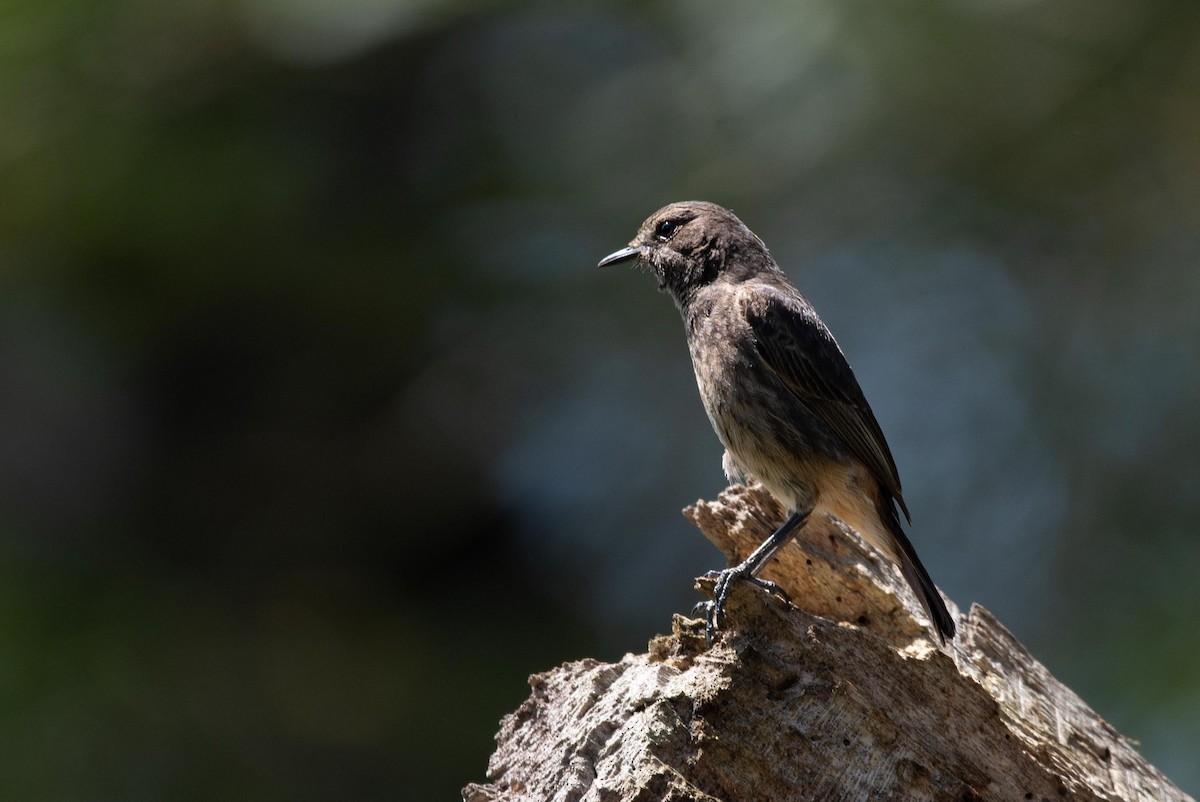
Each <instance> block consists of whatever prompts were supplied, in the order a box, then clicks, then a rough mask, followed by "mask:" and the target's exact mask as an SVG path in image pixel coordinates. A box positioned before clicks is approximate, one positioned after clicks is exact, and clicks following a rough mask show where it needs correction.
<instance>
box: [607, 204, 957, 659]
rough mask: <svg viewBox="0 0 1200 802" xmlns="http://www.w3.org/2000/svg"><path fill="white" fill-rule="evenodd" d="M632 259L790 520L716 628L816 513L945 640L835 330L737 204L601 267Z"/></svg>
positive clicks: (876, 430) (735, 575)
mask: <svg viewBox="0 0 1200 802" xmlns="http://www.w3.org/2000/svg"><path fill="white" fill-rule="evenodd" d="M628 260H636V262H638V263H639V264H641V265H644V266H646V267H647V268H649V269H650V270H651V271H652V272H653V273H654V275H655V277H656V278H657V279H658V286H659V289H661V290H664V291H666V292H668V293H670V295H671V296H672V297H673V298H674V299H675V303H676V305H677V306H678V307H679V311H680V313H681V314H682V316H683V320H684V325H685V327H686V329H687V340H688V348H689V350H690V351H691V356H692V365H693V367H694V368H695V372H696V383H697V385H698V387H699V389H700V397H701V400H702V401H703V402H704V409H705V410H706V411H707V412H708V418H709V420H710V421H711V422H712V426H713V429H714V430H715V431H716V433H717V437H718V438H720V440H721V443H722V444H723V445H724V446H725V457H724V460H723V464H724V467H725V471H726V473H727V474H728V475H729V476H730V478H731V479H734V478H738V477H743V476H752V477H754V478H756V479H758V480H759V481H760V482H762V484H763V486H764V487H766V488H767V490H769V491H770V492H771V494H772V495H774V496H775V497H776V498H778V499H779V500H780V501H781V502H782V503H783V504H784V505H785V506H787V507H788V508H789V509H790V510H791V511H792V515H791V517H789V519H788V521H787V522H786V523H785V524H784V525H783V526H782V527H780V529H779V530H778V531H777V532H776V533H775V534H774V535H772V537H771V539H769V540H768V541H767V542H766V543H764V544H763V546H762V547H761V548H760V549H759V550H758V551H757V552H755V554H754V555H752V556H751V557H750V558H749V559H748V560H746V562H744V563H742V564H741V565H739V566H736V567H735V568H731V569H728V570H727V571H725V572H722V573H721V576H720V579H719V581H718V584H717V593H716V598H715V600H714V602H713V603H712V604H711V606H710V608H709V632H710V636H711V633H712V632H713V631H714V630H715V629H716V627H717V626H719V624H720V619H721V615H722V607H723V605H724V599H725V594H727V592H728V585H729V583H730V582H731V581H733V580H736V579H749V580H751V581H755V582H757V583H759V584H765V583H762V582H761V580H757V579H756V574H757V573H758V571H759V570H760V569H761V568H762V566H763V565H765V564H766V563H767V562H768V561H769V560H770V558H771V556H772V555H773V554H774V553H775V551H777V550H778V549H779V548H780V547H781V546H782V545H783V544H784V543H786V542H787V540H789V539H790V537H791V535H792V533H793V532H794V531H795V529H796V528H797V527H799V526H801V525H803V523H804V521H805V520H807V519H808V517H809V516H810V515H811V514H813V513H817V514H819V515H832V516H834V517H836V518H838V519H840V520H841V521H843V522H844V523H846V524H847V525H849V526H850V527H851V528H853V529H854V530H855V531H857V532H859V533H860V534H861V535H862V536H863V537H865V538H866V539H867V540H868V541H869V542H870V543H871V544H872V545H874V546H875V547H877V548H879V549H880V550H881V551H883V553H884V554H886V555H887V556H888V557H889V558H891V559H892V560H893V561H895V562H896V563H897V564H898V565H899V566H900V569H901V571H902V572H903V574H904V576H905V578H906V579H907V580H908V582H909V584H910V585H911V586H912V588H913V590H914V591H915V592H916V594H917V597H918V598H919V599H920V601H921V604H922V605H923V606H924V607H925V609H926V611H927V612H928V613H929V616H930V618H931V619H932V621H933V623H934V626H935V628H936V629H937V631H938V634H939V636H941V638H942V639H943V640H945V639H946V638H948V637H953V635H954V621H953V619H952V618H951V617H950V613H949V612H948V611H947V610H946V606H945V604H944V603H943V602H942V599H941V597H940V596H939V595H938V592H937V589H936V588H935V587H934V585H933V582H932V580H930V578H929V574H928V573H927V572H926V571H925V568H924V567H923V566H922V565H921V562H920V560H919V559H918V558H917V554H916V551H915V550H914V549H913V546H912V544H911V543H910V542H909V540H908V538H907V537H906V536H905V534H904V531H903V529H902V528H901V525H900V519H899V515H898V513H897V509H896V505H897V504H898V505H899V507H900V509H901V510H902V511H903V512H904V515H905V517H906V518H907V517H908V509H907V507H905V505H904V499H903V496H902V495H901V489H900V477H899V474H898V472H897V471H896V463H895V461H894V460H893V459H892V453H891V450H890V449H889V448H888V445H887V440H886V439H884V436H883V431H882V430H881V429H880V427H879V422H878V421H877V420H876V419H875V415H874V413H873V412H872V411H871V407H870V405H869V404H867V400H866V398H865V397H864V396H863V392H862V389H861V388H860V387H859V385H858V381H857V380H856V379H855V378H854V372H853V371H852V370H851V369H850V364H849V363H848V362H847V361H846V358H845V356H844V355H843V354H842V351H841V349H840V348H839V347H838V344H837V342H836V341H835V340H834V339H833V335H832V334H830V333H829V329H828V328H826V327H825V324H824V323H823V322H822V321H821V319H820V318H819V317H818V316H817V313H816V312H815V311H814V310H813V308H812V306H811V305H810V304H809V303H808V301H807V300H806V299H805V298H804V296H802V295H801V294H800V292H799V291H798V290H797V289H796V288H795V287H794V286H792V283H791V282H790V281H789V280H788V278H787V276H786V275H784V273H783V271H782V270H780V269H779V266H778V265H777V264H776V263H775V260H774V259H773V258H772V257H771V255H770V253H769V252H768V251H767V247H766V246H765V245H764V244H763V242H762V240H760V239H759V238H758V237H757V236H755V235H754V233H753V232H751V231H750V230H749V229H748V228H746V226H745V225H743V224H742V222H741V221H740V220H739V219H738V218H737V217H736V216H734V214H733V213H732V212H730V211H729V210H728V209H724V208H722V207H720V206H717V205H715V204H712V203H706V202H702V201H687V202H683V203H673V204H671V205H670V206H666V207H664V208H663V209H660V210H659V211H657V212H655V213H654V214H653V215H651V216H650V217H649V219H647V220H646V222H645V223H643V224H642V227H641V229H640V230H639V231H638V234H637V236H636V237H635V238H634V239H633V241H632V242H631V243H630V244H629V247H627V248H623V249H622V250H620V251H617V252H616V253H613V254H611V255H610V256H608V257H605V259H603V260H601V262H600V266H601V267H603V266H605V265H608V264H613V263H615V262H621V261H628Z"/></svg>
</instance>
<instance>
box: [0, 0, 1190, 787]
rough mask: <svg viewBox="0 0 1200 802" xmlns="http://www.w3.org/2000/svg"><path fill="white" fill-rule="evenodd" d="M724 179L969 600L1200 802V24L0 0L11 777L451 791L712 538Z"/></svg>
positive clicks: (655, 628)
mask: <svg viewBox="0 0 1200 802" xmlns="http://www.w3.org/2000/svg"><path fill="white" fill-rule="evenodd" d="M686 198H703V199H708V200H713V201H717V202H720V203H722V204H724V205H727V206H731V207H733V208H734V209H735V210H736V211H737V212H738V213H739V214H740V215H741V216H742V218H743V219H744V220H745V221H747V223H748V224H749V225H750V226H751V227H752V228H753V229H754V230H755V231H756V232H757V233H758V234H760V235H761V236H762V237H763V238H764V239H765V241H766V242H767V243H768V244H769V245H770V247H771V248H772V250H773V252H774V254H775V255H776V257H777V258H778V259H779V261H780V262H781V263H782V264H783V265H784V266H785V268H786V269H787V270H788V272H789V273H790V274H791V276H792V278H793V279H794V280H795V281H796V283H797V284H798V285H799V286H800V287H801V288H802V289H803V291H804V292H805V293H806V294H807V295H808V296H809V297H810V298H811V299H812V300H813V302H814V303H815V304H816V306H817V308H818V309H819V310H820V311H821V313H822V315H823V316H824V318H825V320H826V321H827V322H828V323H829V324H830V326H831V327H832V328H833V330H834V331H835V332H836V333H837V335H838V337H839V339H840V340H841V343H842V346H843V348H844V350H845V351H846V352H847V353H848V355H849V357H850V360H851V362H852V363H853V364H854V365H855V367H856V370H857V373H858V376H859V379H860V381H861V383H862V384H863V386H864V388H865V390H866V393H867V396H868V397H869V398H870V399H871V401H872V404H873V406H874V408H875V410H876V412H877V414H878V417H879V418H880V420H881V421H882V423H883V427H884V429H885V431H886V432H887V433H888V436H889V439H890V441H891V444H892V448H893V450H894V452H895V454H896V457H897V462H898V463H899V465H900V469H901V475H902V477H903V479H904V482H905V489H906V495H907V497H908V499H909V506H910V507H911V508H912V510H913V513H914V519H915V521H916V525H915V528H914V530H913V538H914V540H915V542H916V544H917V546H918V548H919V550H920V552H921V554H922V555H923V556H924V559H925V561H926V563H927V565H928V567H929V569H930V571H931V572H932V574H933V576H934V577H935V578H936V579H937V581H938V582H939V584H940V585H941V586H942V588H943V589H945V591H946V592H947V593H948V594H949V595H950V596H951V597H952V598H953V599H954V600H956V601H957V602H958V603H959V604H960V605H961V606H964V607H965V606H966V605H968V604H969V603H971V602H980V603H982V604H984V605H985V606H987V607H988V608H990V609H991V610H993V611H994V612H996V613H997V614H998V615H999V616H1000V617H1001V618H1002V620H1003V621H1004V622H1005V623H1006V624H1007V625H1008V626H1009V627H1010V628H1011V629H1012V630H1013V631H1014V632H1015V633H1016V634H1017V635H1018V636H1019V637H1020V638H1021V639H1022V640H1023V641H1024V642H1025V643H1026V644H1027V645H1028V646H1029V647H1030V649H1031V650H1032V651H1033V653H1034V654H1035V655H1036V656H1037V657H1038V658H1040V659H1041V660H1043V661H1044V662H1045V663H1046V664H1047V665H1048V666H1049V667H1050V669H1051V670H1052V671H1053V672H1054V673H1055V674H1056V675H1057V676H1058V677H1060V678H1061V679H1062V680H1064V681H1065V682H1066V683H1067V684H1068V685H1070V686H1071V687H1073V688H1074V689H1075V690H1076V691H1078V692H1079V693H1080V694H1081V695H1082V696H1083V697H1084V699H1086V700H1087V701H1088V702H1089V703H1091V704H1092V705H1094V706H1095V708H1096V709H1097V710H1098V711H1099V712H1100V713H1101V714H1102V715H1104V716H1105V717H1107V718H1108V719H1109V720H1110V721H1112V722H1113V723H1114V724H1115V725H1116V726H1117V727H1118V728H1119V729H1120V730H1121V731H1122V732H1124V733H1126V734H1127V735H1129V736H1130V737H1133V738H1135V739H1138V740H1139V741H1140V742H1141V744H1142V749H1143V751H1144V753H1145V755H1146V756H1147V757H1148V758H1149V759H1150V760H1151V761H1152V762H1154V763H1155V764H1156V765H1158V766H1159V767H1160V768H1161V769H1163V770H1164V771H1165V772H1166V773H1167V774H1168V775H1169V776H1171V777H1172V778H1173V779H1174V780H1175V781H1176V782H1177V783H1179V784H1180V785H1181V786H1182V787H1183V788H1184V789H1185V790H1188V791H1190V792H1192V793H1193V794H1195V793H1197V792H1200V761H1198V760H1197V759H1196V758H1197V755H1200V626H1198V625H1197V621H1198V620H1200V583H1198V582H1197V581H1196V577H1197V571H1198V569H1200V545H1198V542H1197V530H1198V528H1200V460H1198V458H1197V453H1198V452H1200V418H1198V413H1197V409H1198V407H1197V402H1198V401H1200V372H1198V370H1197V369H1198V368H1200V305H1198V303H1197V300H1198V297H1200V270H1198V263H1197V258H1198V256H1200V233H1198V232H1200V5H1197V4H1196V3H1194V2H1192V1H1191V0H1177V1H1173V2H1172V1H1168V0H959V1H958V2H950V0H944V1H943V2H916V1H915V0H887V1H886V2H884V1H883V0H850V2H846V0H806V1H804V2H753V3H747V4H733V3H727V2H718V0H656V1H654V2H621V3H598V2H593V3H585V2H584V3H549V2H536V1H535V0H511V1H510V2H487V0H476V1H475V2H468V1H467V0H342V1H341V2H337V3H334V2H321V0H175V1H174V2H170V3H162V2H158V1H157V0H92V2H86V3H84V2H71V1H69V0H6V1H5V2H3V3H2V4H0V331H2V335H0V797H3V798H6V799H39V800H85V799H86V800H151V799H153V800H164V799H228V800H236V799H253V800H310V799H311V800H319V799H320V800H323V799H332V798H354V799H361V800H372V799H379V800H384V799H389V800H390V799H413V800H417V799H421V800H424V799H429V800H434V799H453V798H456V794H457V793H458V789H459V788H460V787H461V786H462V785H463V784H465V783H467V782H471V781H482V780H483V778H484V772H485V769H486V762H487V757H488V755H489V753H490V751H491V748H492V737H493V734H494V733H495V731H496V729H497V726H498V720H499V718H500V716H501V715H502V714H503V713H505V712H507V711H510V710H512V709H514V708H515V707H516V706H517V705H518V704H519V703H520V702H521V701H522V699H524V698H525V696H526V695H527V693H528V688H527V686H526V684H525V679H526V676H527V675H528V674H530V673H533V672H537V671H541V670H545V669H548V668H551V667H553V666H554V665H557V664H558V663H560V662H564V661H567V660H572V659H577V658H582V657H589V656H590V657H597V658H600V659H605V660H614V659H617V658H619V657H620V656H621V655H622V654H623V653H625V652H626V651H641V650H643V649H644V648H645V643H646V641H647V639H648V638H650V637H651V636H653V635H654V634H656V633H659V632H663V631H665V630H666V629H667V628H668V627H669V625H670V616H671V614H672V613H673V612H675V611H685V610H687V609H689V608H690V606H691V605H692V603H693V602H694V601H696V596H695V595H694V592H693V591H692V589H691V581H692V577H693V576H695V575H697V574H699V573H701V572H702V571H704V570H706V569H708V568H712V567H715V566H716V565H717V564H718V560H717V553H716V552H715V550H713V549H712V548H711V547H709V546H708V545H707V543H705V542H704V541H703V539H702V538H701V537H700V536H699V535H698V534H697V533H696V532H695V531H693V530H692V529H691V527H690V526H689V524H687V522H686V521H684V520H683V518H682V517H681V516H680V515H679V509H680V508H681V507H682V506H684V505H685V504H687V503H690V502H692V501H694V500H695V499H697V498H700V497H712V496H714V495H715V494H716V493H717V492H718V491H719V490H720V489H721V488H722V487H723V485H724V482H723V478H722V476H721V472H720V447H719V446H718V445H717V442H716V440H715V438H714V437H713V436H712V434H711V432H710V430H709V428H708V424H707V421H706V420H705V418H704V415H703V412H702V411H701V407H700V404H699V401H698V399H697V397H696V393H695V388H694V385H693V379H692V376H691V369H690V365H689V363H688V359H687V354H686V349H685V347H684V341H683V333H682V328H681V326H680V324H679V320H678V317H677V314H676V312H675V310H674V308H673V307H672V305H671V303H670V301H669V300H668V299H667V298H665V297H663V296H659V295H658V294H657V293H655V292H654V288H653V282H652V281H651V280H650V279H648V278H647V277H646V276H643V275H640V274H638V273H636V272H635V271H625V270H619V269H614V270H610V271H606V272H600V271H597V270H595V269H594V265H595V262H596V260H597V259H598V258H599V257H601V256H603V255H604V254H606V253H609V252H610V251H612V250H614V249H616V248H617V247H620V246H621V245H623V244H624V243H625V242H626V241H627V240H628V239H629V238H630V237H632V235H633V233H634V231H635V230H636V228H637V226H638V224H639V223H640V222H641V221H642V219H643V218H644V217H646V216H647V215H649V213H650V212H652V211H653V210H655V209H656V208H658V207H659V206H661V205H663V204H665V203H667V202H669V201H672V200H681V199H686Z"/></svg>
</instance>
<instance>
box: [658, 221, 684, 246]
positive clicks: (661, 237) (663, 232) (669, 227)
mask: <svg viewBox="0 0 1200 802" xmlns="http://www.w3.org/2000/svg"><path fill="white" fill-rule="evenodd" d="M678 230H679V221H678V220H663V221H662V222H661V223H659V224H658V225H656V226H655V227H654V238H655V239H656V240H658V241H659V242H666V241H667V240H669V239H670V238H671V237H672V236H674V234H675V232H676V231H678Z"/></svg>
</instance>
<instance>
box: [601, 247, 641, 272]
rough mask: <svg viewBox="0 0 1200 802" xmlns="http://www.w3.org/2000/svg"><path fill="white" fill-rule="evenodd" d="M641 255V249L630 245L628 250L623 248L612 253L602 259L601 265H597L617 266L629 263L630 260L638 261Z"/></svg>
mask: <svg viewBox="0 0 1200 802" xmlns="http://www.w3.org/2000/svg"><path fill="white" fill-rule="evenodd" d="M641 255H642V249H641V248H635V247H633V246H632V245H630V246H629V247H628V248H622V249H621V250H619V251H616V252H615V253H610V254H609V255H608V256H606V257H604V258H603V259H601V260H600V264H598V265H596V267H608V266H609V265H615V264H616V263H617V262H628V261H629V260H630V259H636V258H637V257H639V256H641Z"/></svg>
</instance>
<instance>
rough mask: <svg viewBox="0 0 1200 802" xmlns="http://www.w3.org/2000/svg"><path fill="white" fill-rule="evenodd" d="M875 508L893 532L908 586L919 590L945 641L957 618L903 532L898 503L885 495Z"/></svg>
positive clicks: (895, 549)
mask: <svg viewBox="0 0 1200 802" xmlns="http://www.w3.org/2000/svg"><path fill="white" fill-rule="evenodd" d="M876 509H877V510H878V511H879V518H880V519H881V520H882V521H883V522H884V524H885V525H886V526H887V529H888V534H889V535H891V538H890V540H891V541H892V543H893V544H895V546H894V549H893V554H892V555H891V556H892V558H893V559H894V560H895V561H896V564H897V565H899V566H900V573H902V574H903V575H904V578H905V580H907V581H908V584H909V587H911V588H912V589H913V592H914V593H916V594H917V599H919V600H920V602H921V606H922V607H924V608H925V612H926V613H928V614H929V620H931V621H932V622H933V626H934V628H935V629H937V633H938V636H939V637H940V638H941V639H942V643H945V642H946V641H947V640H949V639H950V638H953V637H954V619H953V618H952V617H951V616H950V611H949V610H947V609H946V603H945V602H944V601H942V596H941V594H939V593H938V589H937V588H936V587H935V586H934V584H933V580H932V579H930V578H929V572H928V571H926V570H925V566H924V565H922V564H921V560H920V558H919V557H917V550H916V549H914V548H913V544H912V542H910V541H909V539H908V536H907V535H905V534H904V529H902V528H901V526H900V518H899V516H898V515H897V514H896V507H895V505H894V504H892V503H891V500H890V499H884V504H882V505H879V506H877V507H876Z"/></svg>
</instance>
